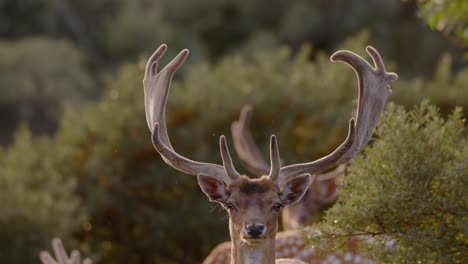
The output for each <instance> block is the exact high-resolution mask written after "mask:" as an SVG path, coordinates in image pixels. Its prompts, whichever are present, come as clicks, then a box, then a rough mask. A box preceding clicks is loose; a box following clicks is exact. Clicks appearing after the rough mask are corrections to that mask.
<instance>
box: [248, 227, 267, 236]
mask: <svg viewBox="0 0 468 264" xmlns="http://www.w3.org/2000/svg"><path fill="white" fill-rule="evenodd" d="M245 232H246V233H247V235H249V236H250V237H252V238H258V237H260V236H261V235H263V234H265V232H266V226H265V225H263V224H255V225H252V224H250V225H246V226H245Z"/></svg>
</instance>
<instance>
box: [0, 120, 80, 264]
mask: <svg viewBox="0 0 468 264" xmlns="http://www.w3.org/2000/svg"><path fill="white" fill-rule="evenodd" d="M66 151H68V148H67V147H64V146H55V145H53V144H52V142H51V140H49V139H47V138H35V139H33V138H32V136H31V132H30V131H29V130H28V128H27V127H26V126H22V127H21V128H20V130H19V131H17V133H16V135H15V139H14V141H13V144H12V145H11V146H10V147H9V148H8V149H5V150H0V226H1V228H0V248H2V250H0V259H1V260H2V263H38V262H39V259H38V256H39V252H40V251H41V250H43V249H44V248H46V247H48V245H49V242H50V238H51V237H53V236H61V237H63V238H65V239H71V238H72V233H73V232H75V231H76V230H77V229H79V225H80V222H81V220H82V219H84V216H85V214H84V210H83V208H81V207H80V200H79V197H78V196H77V195H76V193H75V189H76V187H77V182H76V178H75V177H73V175H72V174H71V173H67V172H65V171H66V164H63V163H61V162H60V161H61V159H57V157H60V156H61V155H62V154H64V153H65V152H66Z"/></svg>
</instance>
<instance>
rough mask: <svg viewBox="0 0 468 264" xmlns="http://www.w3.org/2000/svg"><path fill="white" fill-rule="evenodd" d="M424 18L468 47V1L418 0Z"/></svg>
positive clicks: (434, 27)
mask: <svg viewBox="0 0 468 264" xmlns="http://www.w3.org/2000/svg"><path fill="white" fill-rule="evenodd" d="M418 6H419V8H420V10H421V14H422V16H423V18H424V19H425V20H426V21H427V23H428V24H429V25H430V26H431V28H433V29H436V30H438V31H442V32H444V33H445V34H448V35H449V36H451V37H454V38H456V39H457V42H459V44H460V46H461V47H468V3H467V2H466V1H464V0H452V1H438V0H418Z"/></svg>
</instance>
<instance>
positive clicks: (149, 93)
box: [143, 44, 232, 183]
mask: <svg viewBox="0 0 468 264" xmlns="http://www.w3.org/2000/svg"><path fill="white" fill-rule="evenodd" d="M166 49H167V46H166V45H164V44H163V45H161V46H160V47H159V48H158V49H157V50H156V51H155V52H154V54H153V55H152V56H151V57H150V59H149V60H148V63H147V65H146V69H145V77H144V79H143V86H144V92H145V113H146V121H147V123H148V126H149V128H150V131H151V132H152V142H153V146H154V147H155V148H156V150H157V151H158V152H159V154H160V155H161V156H162V158H163V160H164V161H165V162H166V163H167V164H168V165H170V166H172V167H173V168H175V169H177V170H179V171H182V172H184V173H187V174H192V175H198V174H205V175H209V176H211V177H215V178H217V179H218V180H221V181H224V182H225V183H230V182H232V178H230V177H229V176H228V175H227V174H226V171H225V169H224V167H223V166H220V165H217V164H212V163H202V162H197V161H193V160H191V159H188V158H185V157H183V156H181V155H179V154H178V153H177V152H175V150H174V148H173V147H172V145H171V142H170V140H169V136H168V134H167V128H166V118H165V112H166V104H167V98H168V96H169V90H170V85H171V80H172V77H173V76H174V73H175V72H176V71H177V69H178V68H179V67H180V66H181V65H182V64H183V63H184V61H185V59H186V58H187V56H188V54H189V51H188V50H187V49H184V50H183V51H181V52H180V53H179V54H178V55H177V56H176V57H175V58H174V59H173V60H172V61H171V62H169V64H168V65H167V66H166V67H164V68H163V69H162V70H161V71H160V72H157V65H158V60H159V59H160V58H161V57H162V55H163V54H164V52H165V51H166Z"/></svg>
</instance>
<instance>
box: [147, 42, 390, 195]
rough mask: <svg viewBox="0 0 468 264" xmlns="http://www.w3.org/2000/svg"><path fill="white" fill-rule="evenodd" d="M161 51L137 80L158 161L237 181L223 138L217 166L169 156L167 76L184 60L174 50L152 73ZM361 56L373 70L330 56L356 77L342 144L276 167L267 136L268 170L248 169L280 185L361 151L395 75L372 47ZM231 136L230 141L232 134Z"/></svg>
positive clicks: (347, 57) (349, 56)
mask: <svg viewBox="0 0 468 264" xmlns="http://www.w3.org/2000/svg"><path fill="white" fill-rule="evenodd" d="M166 49H167V47H166V45H161V46H160V47H159V48H158V49H157V50H156V52H155V53H154V54H153V55H152V56H151V58H150V59H149V61H148V64H147V66H146V71H145V79H144V80H143V84H144V88H145V111H146V120H147V122H148V126H149V128H150V130H151V132H152V140H153V145H154V147H155V148H156V150H157V151H158V152H159V153H160V155H161V156H162V157H163V159H164V161H165V162H166V163H167V164H169V165H170V166H172V167H173V168H175V169H177V170H179V171H182V172H184V173H187V174H192V175H200V174H204V175H209V176H211V177H214V178H216V179H219V180H221V181H222V182H224V183H226V184H229V183H231V182H232V181H234V180H236V179H238V178H239V177H240V174H239V173H238V172H237V171H236V169H235V168H234V166H233V164H232V160H231V157H230V154H229V151H228V148H227V144H226V139H225V137H224V136H221V137H220V152H221V157H222V160H223V166H220V165H217V164H211V163H202V162H197V161H193V160H190V159H188V158H185V157H183V156H181V155H179V154H178V153H177V152H175V150H174V149H173V147H172V145H171V143H170V141H169V137H168V134H167V128H166V121H165V107H166V102H167V98H168V95H169V89H170V83H171V80H172V77H173V75H174V73H175V72H176V70H177V69H178V68H179V67H180V66H181V65H182V64H183V62H184V61H185V59H186V58H187V56H188V50H183V51H182V52H180V53H179V55H177V56H176V57H175V58H174V59H173V60H172V61H171V62H170V63H169V64H168V65H167V66H166V67H164V68H163V69H162V70H161V71H160V72H159V73H158V72H157V62H158V60H159V58H161V56H162V55H163V54H164V52H165V51H166ZM367 52H368V53H369V55H370V56H371V57H372V60H373V61H374V64H375V68H373V67H372V66H370V65H369V63H367V61H365V60H364V59H362V58H361V57H360V56H358V55H356V54H354V53H352V52H349V51H338V52H336V53H335V54H333V55H332V56H331V60H332V61H342V62H345V63H347V64H348V65H350V66H351V67H352V68H353V69H354V71H355V72H356V75H357V77H358V85H359V94H358V110H357V115H356V121H355V120H354V119H351V120H350V124H349V132H348V136H347V138H346V139H345V141H344V142H343V143H342V144H341V145H340V146H339V147H338V148H336V149H335V150H334V151H333V152H332V153H330V154H329V155H327V156H325V157H323V158H320V159H318V160H315V161H312V162H307V163H299V164H294V165H289V166H285V167H281V161H280V156H279V151H278V144H277V142H276V137H275V136H272V137H271V140H270V166H266V165H265V163H263V164H260V163H259V164H260V165H259V166H252V167H253V168H254V170H255V171H257V172H261V173H263V174H266V173H265V172H267V171H269V174H268V175H269V177H270V179H271V180H272V181H274V182H276V183H277V184H278V185H280V186H281V185H283V184H284V183H285V182H288V181H289V180H291V179H293V178H295V177H297V176H300V175H303V174H312V175H316V174H319V173H320V172H323V171H325V170H327V169H330V168H332V167H335V166H337V165H339V164H343V163H346V162H347V161H349V160H350V159H352V158H353V157H354V156H356V155H357V154H358V153H359V152H360V151H361V150H362V149H363V148H364V147H365V145H366V144H367V143H368V141H369V139H370V137H371V135H372V133H373V130H374V128H375V126H376V124H377V121H378V119H379V117H380V115H381V114H382V111H383V109H384V106H385V102H386V100H387V98H388V96H389V95H390V94H391V91H390V89H389V85H388V83H389V82H390V81H393V80H396V79H397V75H396V74H395V73H388V72H386V71H385V67H384V64H383V61H382V58H381V57H380V55H379V53H378V52H377V51H376V50H375V49H374V48H372V47H367ZM247 118H248V117H247ZM233 135H234V137H236V135H235V133H233ZM258 154H259V153H258ZM258 154H257V153H256V151H255V150H251V151H249V153H248V154H246V155H242V154H241V158H242V157H243V156H245V157H249V158H252V159H255V158H256V159H258V157H257V156H258ZM267 167H268V168H269V170H268V169H267Z"/></svg>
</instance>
